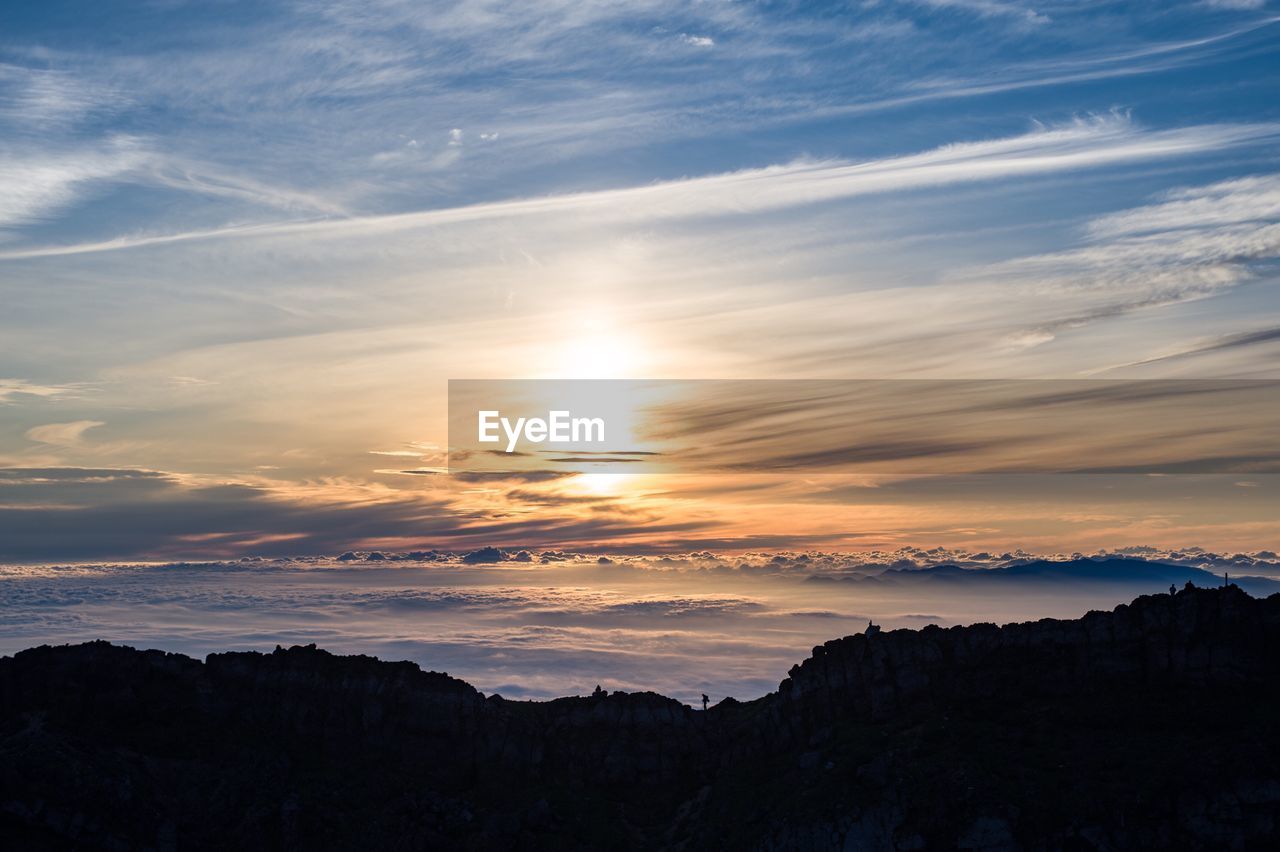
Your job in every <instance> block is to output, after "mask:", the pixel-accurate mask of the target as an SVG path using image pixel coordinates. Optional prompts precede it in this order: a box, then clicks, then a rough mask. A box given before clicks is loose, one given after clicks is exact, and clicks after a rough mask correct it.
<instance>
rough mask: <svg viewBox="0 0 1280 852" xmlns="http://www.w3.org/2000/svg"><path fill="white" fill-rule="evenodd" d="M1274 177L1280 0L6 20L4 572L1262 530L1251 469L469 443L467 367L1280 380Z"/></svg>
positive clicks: (50, 15) (411, 9) (158, 11)
mask: <svg viewBox="0 0 1280 852" xmlns="http://www.w3.org/2000/svg"><path fill="white" fill-rule="evenodd" d="M1277 164H1280V17H1276V11H1275V4H1274V2H1271V3H1269V2H1267V0H1196V1H1195V2H1168V3H1154V2H1152V3H1147V2H1129V3H1106V2H1092V0H1082V1H1081V2H1077V0H1072V2H1044V3H1040V2H1022V0H914V2H897V0H868V2H857V1H856V0H853V2H847V3H830V4H821V3H788V2H728V0H723V1H722V0H696V2H666V0H638V2H599V1H598V0H538V2H527V3H508V4H499V3H495V2H480V0H476V1H475V2H470V1H469V0H464V2H455V3H434V2H428V3H412V2H400V1H399V0H361V2H323V3H296V4H294V3H256V2H255V3H241V2H213V3H185V2H181V1H180V0H156V2H150V3H129V4H117V3H97V4H89V3H83V2H77V3H61V2H46V3H38V4H37V3H10V4H6V5H5V8H4V10H3V11H0V561H4V562H11V563H49V562H54V561H64V562H78V561H87V560H153V561H157V562H160V561H172V560H177V559H206V558H208V559H233V558H238V557H241V556H268V557H271V556H286V555H290V556H291V555H302V556H307V555H336V554H339V553H342V552H343V551H348V550H351V551H372V550H380V551H388V552H390V551H406V550H414V549H426V548H441V549H447V550H453V551H457V552H467V551H471V550H474V549H476V548H479V547H482V546H498V547H502V548H507V549H513V550H514V549H520V548H528V549H530V550H531V551H534V552H537V551H540V550H545V549H553V550H570V551H574V552H581V553H590V554H598V553H628V552H630V553H637V554H662V553H668V552H670V553H683V552H687V551H704V550H711V551H717V552H738V551H778V550H788V551H802V550H814V551H819V550H821V551H860V550H880V551H884V552H892V551H895V550H897V549H899V548H903V547H917V548H932V547H935V546H942V547H946V548H951V549H952V550H954V551H956V552H961V551H963V552H970V553H972V552H977V551H990V552H997V553H998V552H1001V551H1013V550H1017V549H1019V548H1021V549H1023V550H1025V551H1026V552H1029V553H1044V554H1055V553H1067V554H1069V553H1072V552H1077V551H1079V552H1091V551H1094V550H1097V549H1099V548H1123V547H1130V546H1148V545H1149V546H1155V547H1161V548H1189V547H1203V548H1209V549H1213V550H1215V551H1219V552H1223V553H1231V552H1254V551H1260V550H1272V551H1274V550H1275V549H1276V545H1277V544H1278V542H1277V541H1276V535H1275V533H1276V529H1277V521H1278V520H1280V483H1278V482H1277V477H1276V476H1275V475H1274V473H1266V472H1256V471H1254V470H1252V469H1249V468H1247V467H1246V468H1244V469H1242V471H1233V472H1226V473H1222V472H1215V473H1197V474H1182V475H1158V476H1157V475H1148V474H1119V473H1107V474H1073V475H1035V474H1027V473H1019V474H1008V475H994V474H981V475H979V474H972V473H954V474H951V475H941V474H933V475H930V474H924V475H910V476H908V475H905V474H904V475H894V474H893V473H884V472H868V473H865V474H862V473H859V472H857V471H852V472H851V471H848V470H841V471H839V472H833V471H824V470H822V469H821V468H818V469H811V470H806V471H804V472H795V471H790V472H775V473H770V474H765V473H752V472H739V473H738V474H734V475H728V474H717V475H705V476H701V475H695V474H681V475H663V474H660V473H642V474H632V475H608V474H586V475H577V476H550V475H539V474H538V473H537V472H529V473H524V474H518V475H514V476H502V475H492V474H484V473H480V472H470V473H458V472H456V471H455V472H454V473H452V474H451V473H448V472H444V471H442V467H443V459H444V452H445V449H446V447H447V444H448V435H447V425H448V417H447V410H446V404H447V389H448V386H447V383H448V381H449V380H450V379H533V378H538V379H545V378H597V379H600V378H604V379H608V378H616V379H644V378H672V379H774V380H784V381H785V380H797V379H1080V380H1085V379H1087V380H1107V379H1189V378H1194V379H1280V367H1278V366H1277V365H1280V291H1278V290H1277V284H1280V264H1278V263H1277V260H1278V259H1280V167H1278V165H1277ZM1220 416H1221V418H1222V420H1223V421H1224V422H1226V423H1230V422H1231V421H1232V418H1233V416H1234V415H1233V411H1232V410H1231V408H1230V407H1226V408H1225V409H1224V410H1222V411H1221V412H1220ZM1272 460H1273V461H1274V458H1273V459H1272ZM1272 558H1274V554H1272ZM596 603H597V604H598V602H596ZM593 605H594V604H593ZM824 629H825V628H824V627H821V626H820V625H819V626H818V627H815V628H813V631H812V632H814V633H818V632H820V631H821V630H824ZM806 635H807V634H806ZM493 677H494V678H495V680H494V682H495V683H496V682H498V680H497V679H499V678H500V677H501V675H499V674H495V675H494V676H493ZM584 677H586V675H584ZM548 688H549V689H550V687H548Z"/></svg>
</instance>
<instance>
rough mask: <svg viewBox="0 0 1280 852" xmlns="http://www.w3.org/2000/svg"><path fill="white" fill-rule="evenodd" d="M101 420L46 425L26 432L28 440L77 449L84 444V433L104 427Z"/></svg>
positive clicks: (34, 427)
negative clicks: (97, 427)
mask: <svg viewBox="0 0 1280 852" xmlns="http://www.w3.org/2000/svg"><path fill="white" fill-rule="evenodd" d="M105 425H106V424H105V423H103V422H102V421H101V420H74V421H72V422H70V423H46V424H45V425H43V426H33V427H31V428H30V429H28V430H27V431H26V433H25V434H26V436H27V438H28V439H29V440H32V441H36V442H38V443H41V444H52V445H54V446H58V447H78V446H80V445H81V444H83V443H84V433H85V432H87V431H88V430H90V429H92V428H94V427H96V426H105Z"/></svg>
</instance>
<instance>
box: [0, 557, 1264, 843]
mask: <svg viewBox="0 0 1280 852" xmlns="http://www.w3.org/2000/svg"><path fill="white" fill-rule="evenodd" d="M1121 564H1122V565H1124V566H1128V568H1127V570H1131V571H1133V572H1135V573H1134V574H1133V575H1131V576H1138V577H1142V578H1143V579H1145V578H1147V577H1148V576H1151V577H1152V579H1153V580H1154V579H1156V578H1159V580H1160V581H1162V582H1163V581H1164V580H1165V579H1168V578H1169V577H1170V576H1171V575H1169V574H1165V573H1159V572H1160V571H1161V570H1162V569H1169V568H1170V566H1158V565H1151V564H1149V563H1136V562H1131V561H1128V560H1125V561H1121ZM1095 565H1097V563H1095ZM1112 567H1115V561H1113V564H1112ZM958 570H959V569H950V570H946V569H938V570H936V571H927V572H911V573H912V574H913V576H919V577H928V576H933V577H935V578H940V577H948V576H955V573H956V571H958ZM1063 570H1064V569H1063V568H1062V567H1061V565H1059V567H1046V566H1045V565H1043V564H1038V565H1037V564H1031V565H1026V566H1018V567H1017V568H1011V569H1006V572H1009V573H1008V574H1007V576H1012V577H1015V578H1021V579H1040V578H1041V577H1042V576H1045V575H1048V576H1049V577H1054V576H1059V575H1060V573H1061V572H1062V571H1063ZM1066 570H1068V572H1073V571H1076V570H1094V569H1093V568H1091V567H1090V566H1088V565H1082V564H1077V565H1076V566H1075V567H1074V568H1071V569H1066ZM1097 570H1103V568H1102V567H1101V566H1097ZM1183 570H1185V569H1183ZM1055 572H1058V573H1055ZM969 573H971V572H963V573H962V575H961V576H967V574H969ZM1106 576H1108V577H1111V576H1114V575H1113V574H1107V575H1106ZM1277 702H1280V595H1276V596H1273V597H1270V598H1267V599H1263V600H1260V599H1256V598H1252V597H1249V596H1248V595H1246V594H1245V593H1244V592H1243V591H1241V590H1240V589H1239V588H1237V587H1235V586H1229V587H1225V588H1214V589H1205V590H1197V589H1191V590H1180V591H1178V593H1177V594H1174V595H1170V594H1168V593H1167V592H1166V593H1165V594H1161V595H1147V596H1143V597H1140V598H1138V599H1137V600H1135V601H1133V603H1132V604H1128V605H1122V606H1119V607H1117V608H1116V609H1115V610H1114V611H1111V612H1091V613H1089V614H1087V615H1085V616H1084V617H1083V618H1080V619H1076V620H1054V619H1044V620H1041V621H1037V622H1028V623H1025V624H1011V625H1005V626H1003V627H998V626H996V625H994V624H976V625H971V626H968V627H953V628H949V629H943V628H940V627H936V626H934V627H927V628H924V629H922V630H893V631H886V632H881V633H875V634H874V635H870V636H868V635H863V634H858V635H855V636H847V637H845V638H843V639H836V640H832V641H830V642H827V643H826V644H824V645H821V646H819V647H816V648H814V649H813V654H812V656H811V657H810V658H809V659H807V660H805V661H804V662H803V663H801V664H799V665H797V666H795V667H793V668H792V669H791V671H790V672H789V675H788V677H787V678H786V679H784V680H783V681H782V682H781V683H780V684H779V687H778V690H777V691H776V692H773V693H771V694H769V695H767V696H765V697H763V698H760V699H757V700H754V701H750V702H737V701H733V700H732V699H726V700H725V701H722V702H721V703H720V704H717V705H716V706H713V707H711V708H710V709H709V710H705V711H703V710H697V709H693V708H690V707H688V706H686V705H684V704H681V703H680V702H677V701H674V700H672V699H669V698H664V697H662V696H660V695H656V694H653V693H633V694H624V693H612V694H608V693H605V692H603V691H597V694H595V695H593V696H589V697H575V698H561V699H557V700H554V701H546V702H521V701H508V700H504V699H502V698H500V697H499V696H496V695H492V696H488V697H486V696H484V695H482V694H481V693H479V692H477V691H476V690H475V689H473V688H472V687H471V686H469V685H468V684H466V683H464V682H463V681H460V680H457V679H456V678H452V677H449V676H448V675H445V674H439V673H436V672H424V671H422V670H420V669H419V668H418V666H416V665H414V664H412V663H403V662H402V663H390V662H381V661H379V660H376V659H373V658H370V657H338V656H333V655H331V654H328V653H326V652H324V651H322V650H318V649H316V648H315V646H307V647H294V648H289V649H277V650H276V651H275V652H274V653H270V654H261V653H255V652H249V653H223V654H211V655H209V657H208V658H207V659H206V660H205V661H204V662H200V661H198V660H194V659H190V658H188V657H184V656H181V655H178V654H166V653H163V652H160V651H137V650H134V649H132V648H125V647H119V646H114V645H110V644H107V643H105V642H94V643H89V644H85V645H77V646H61V647H47V646H46V647H40V648H35V649H32V650H29V651H24V652H22V653H20V654H17V655H16V656H14V657H6V658H0V848H4V849H14V850H18V849H21V850H52V849H90V850H99V849H103V850H105V849H156V850H161V849H240V850H259V849H305V850H317V849H352V850H366V849H391V850H430V849H449V850H454V849H458V850H487V849H502V850H506V849H522V850H544V849H545V850H564V849H567V850H588V849H672V850H690V852H691V851H692V850H702V849H734V850H738V849H767V850H793V849H794V850H904V849H912V850H921V849H968V850H986V852H996V850H1018V849H1036V850H1090V849H1094V850H1103V849H1106V850H1146V849H1204V850H1220V849H1275V848H1280V717H1277V714H1276V713H1275V710H1274V708H1275V707H1276V706H1277Z"/></svg>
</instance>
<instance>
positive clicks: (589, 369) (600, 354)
mask: <svg viewBox="0 0 1280 852" xmlns="http://www.w3.org/2000/svg"><path fill="white" fill-rule="evenodd" d="M648 360H649V359H648V356H647V354H646V349H645V347H644V346H643V345H642V344H641V343H640V341H639V340H638V339H637V338H636V336H635V335H634V334H632V333H630V332H628V331H627V330H625V329H623V328H619V327H618V326H617V325H616V324H615V323H613V322H611V321H608V320H602V319H599V318H594V317H593V318H590V319H587V320H585V321H583V322H581V323H579V324H578V331H577V333H576V334H575V335H574V336H572V337H570V338H569V339H568V340H567V341H565V343H564V344H563V345H562V346H561V347H560V348H559V350H558V352H557V353H556V358H555V361H554V369H555V372H556V375H557V376H558V377H560V378H565V379H632V378H638V377H639V376H640V373H641V372H642V371H643V370H644V368H645V367H646V366H647V363H648Z"/></svg>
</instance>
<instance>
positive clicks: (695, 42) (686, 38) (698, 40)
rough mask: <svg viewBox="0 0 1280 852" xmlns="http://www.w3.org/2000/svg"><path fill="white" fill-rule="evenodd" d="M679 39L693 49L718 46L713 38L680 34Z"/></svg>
mask: <svg viewBox="0 0 1280 852" xmlns="http://www.w3.org/2000/svg"><path fill="white" fill-rule="evenodd" d="M678 38H679V39H680V41H681V42H682V43H684V44H687V45H691V46H693V47H715V45H716V40H715V39H713V38H712V37H711V36H705V35H690V34H689V33H680V35H679V36H678Z"/></svg>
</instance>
